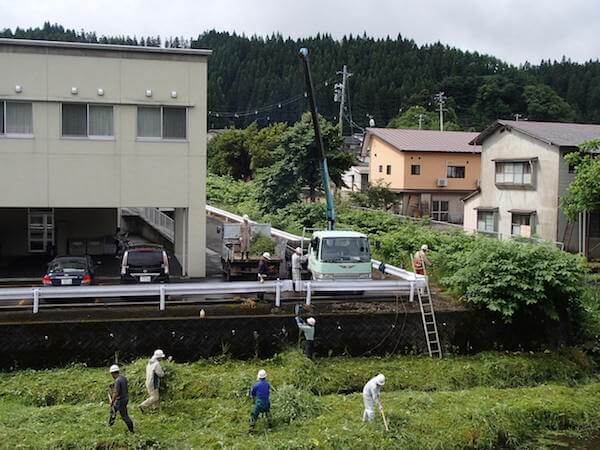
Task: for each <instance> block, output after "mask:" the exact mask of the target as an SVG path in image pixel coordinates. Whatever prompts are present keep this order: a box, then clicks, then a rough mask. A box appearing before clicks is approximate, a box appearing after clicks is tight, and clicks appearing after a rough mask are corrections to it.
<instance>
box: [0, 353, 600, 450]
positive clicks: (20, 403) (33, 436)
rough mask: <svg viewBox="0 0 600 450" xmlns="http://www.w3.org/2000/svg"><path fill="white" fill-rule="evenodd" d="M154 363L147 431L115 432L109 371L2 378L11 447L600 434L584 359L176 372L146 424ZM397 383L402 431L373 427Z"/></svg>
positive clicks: (250, 365) (134, 396)
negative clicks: (267, 425)
mask: <svg viewBox="0 0 600 450" xmlns="http://www.w3.org/2000/svg"><path fill="white" fill-rule="evenodd" d="M144 364H145V362H144V361H141V360H140V361H137V362H135V363H133V364H130V365H126V366H124V371H125V373H126V375H127V376H128V377H129V380H130V385H131V386H130V390H131V404H132V405H131V407H130V411H131V414H132V416H133V418H134V421H135V422H136V426H137V430H138V432H137V433H136V434H135V435H133V436H132V435H129V434H127V432H126V431H125V426H124V424H123V423H122V422H121V421H120V420H119V421H118V422H117V423H116V424H115V427H114V428H113V429H109V428H108V427H106V419H107V414H108V410H107V404H106V403H107V401H106V386H107V385H108V383H109V381H110V379H109V377H108V373H107V372H106V369H97V368H85V367H81V366H72V367H69V368H65V369H56V370H47V371H29V370H26V371H20V372H15V373H7V374H0V435H1V436H2V437H3V439H2V440H1V441H0V447H2V448H19V447H21V448H117V447H121V446H124V447H127V448H148V447H155V448H182V449H183V448H191V447H194V448H215V447H222V446H225V447H227V448H265V446H266V447H269V448H313V447H317V446H322V447H324V448H367V447H386V448H415V449H417V448H419V449H423V448H464V447H467V446H470V447H475V448H493V447H497V446H499V445H504V446H512V447H520V448H522V447H526V446H528V445H530V446H534V445H536V446H537V445H539V442H540V441H539V438H540V437H542V436H545V435H546V434H547V433H548V432H555V431H560V432H570V433H574V432H586V431H589V430H594V429H598V428H600V383H599V382H598V380H597V379H596V378H595V375H594V373H593V369H592V367H591V364H590V363H589V361H588V360H587V358H586V357H585V356H583V355H582V354H581V353H579V352H576V351H568V352H562V353H547V354H536V355H529V354H525V355H523V354H522V355H513V354H511V355H509V354H491V353H489V354H482V355H479V356H476V357H456V358H454V357H452V358H447V359H444V360H432V359H429V358H425V357H389V358H352V359H351V358H331V359H322V360H318V361H317V362H316V363H313V362H311V361H308V360H306V359H304V358H303V357H302V356H301V355H300V354H298V353H296V352H288V353H285V354H283V355H280V356H278V357H276V358H273V359H271V360H268V361H252V362H240V361H228V360H225V361H222V362H218V361H212V362H211V361H203V362H197V363H191V364H174V363H167V364H165V366H166V369H167V371H168V377H167V379H166V380H165V395H164V398H163V404H162V410H161V411H160V412H155V413H151V414H146V415H142V414H141V413H139V412H138V410H137V408H135V405H136V404H137V403H138V402H139V401H141V400H142V399H143V397H144V390H143V385H142V383H143V370H144ZM260 367H264V368H266V369H267V371H268V372H269V375H270V376H269V378H270V381H271V382H272V383H273V386H274V387H275V388H276V392H274V394H273V412H274V416H275V427H274V429H273V430H272V431H270V432H265V429H264V424H263V423H260V424H259V426H258V427H257V434H256V435H254V436H248V435H247V419H248V414H249V410H250V402H249V401H248V400H247V398H246V393H247V389H248V387H249V386H250V384H251V383H252V382H253V381H254V378H255V374H256V371H257V369H258V368H260ZM379 371H381V372H383V373H385V374H386V375H387V376H388V383H387V384H386V386H385V389H384V394H383V401H384V404H385V406H386V411H387V413H388V418H389V422H390V428H391V431H390V432H389V433H386V432H385V430H384V429H383V425H382V424H381V423H380V422H379V421H378V422H376V423H374V424H363V423H362V422H361V421H360V420H361V415H362V400H361V395H360V390H361V388H362V385H363V383H364V382H365V381H366V379H368V378H369V377H370V376H372V375H374V374H376V373H377V372H379Z"/></svg>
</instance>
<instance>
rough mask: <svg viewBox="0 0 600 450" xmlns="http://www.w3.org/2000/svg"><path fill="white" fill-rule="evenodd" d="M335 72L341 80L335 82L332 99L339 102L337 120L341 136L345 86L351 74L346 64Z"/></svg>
mask: <svg viewBox="0 0 600 450" xmlns="http://www.w3.org/2000/svg"><path fill="white" fill-rule="evenodd" d="M337 74H338V75H341V76H342V82H341V83H336V84H335V94H334V96H333V99H334V101H336V102H340V115H339V118H338V122H339V127H340V136H342V135H343V131H344V109H345V107H346V86H347V85H348V78H350V77H351V76H352V74H351V73H350V72H348V66H347V65H346V64H344V67H343V68H342V70H341V71H338V72H337Z"/></svg>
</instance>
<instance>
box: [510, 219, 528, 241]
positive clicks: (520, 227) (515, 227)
mask: <svg viewBox="0 0 600 450" xmlns="http://www.w3.org/2000/svg"><path fill="white" fill-rule="evenodd" d="M510 233H511V234H512V235H513V236H523V237H527V238H528V237H531V235H532V234H533V233H534V230H533V218H532V214H531V213H525V214H524V213H512V220H511V227H510Z"/></svg>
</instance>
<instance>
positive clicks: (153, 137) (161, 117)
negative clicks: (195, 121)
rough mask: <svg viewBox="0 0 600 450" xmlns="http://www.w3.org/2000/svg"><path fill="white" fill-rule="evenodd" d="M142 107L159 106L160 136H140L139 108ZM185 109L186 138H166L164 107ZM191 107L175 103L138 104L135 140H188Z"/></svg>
mask: <svg viewBox="0 0 600 450" xmlns="http://www.w3.org/2000/svg"><path fill="white" fill-rule="evenodd" d="M140 108H155V109H156V108H158V109H160V137H158V136H138V130H139V119H140V116H139V109H140ZM165 108H173V109H183V110H184V111H185V137H184V138H165V137H164V134H165V129H164V109H165ZM188 111H189V108H188V107H187V106H174V105H137V107H136V110H135V140H136V141H140V142H188V139H189V138H188V135H189V126H188V125H189V120H190V119H189V116H190V115H189V113H188Z"/></svg>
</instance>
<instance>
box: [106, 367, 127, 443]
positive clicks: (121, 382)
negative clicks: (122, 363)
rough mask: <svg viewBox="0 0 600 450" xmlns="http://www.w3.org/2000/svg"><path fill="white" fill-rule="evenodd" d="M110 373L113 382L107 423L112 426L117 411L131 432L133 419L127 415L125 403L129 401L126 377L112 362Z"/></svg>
mask: <svg viewBox="0 0 600 450" xmlns="http://www.w3.org/2000/svg"><path fill="white" fill-rule="evenodd" d="M110 374H111V376H112V377H113V380H115V381H114V383H113V384H112V385H111V387H112V393H111V398H110V407H111V411H114V414H113V413H112V412H111V415H110V418H109V420H108V425H109V426H113V424H114V423H115V416H116V413H117V412H118V413H119V414H120V415H121V419H123V422H125V424H126V425H127V429H128V430H129V431H130V432H132V433H133V421H132V420H131V418H130V417H129V413H128V412H127V404H128V403H129V389H128V387H127V378H125V376H124V375H121V374H120V372H119V366H117V365H116V364H113V365H112V366H110Z"/></svg>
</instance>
